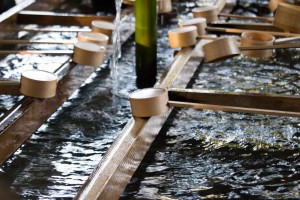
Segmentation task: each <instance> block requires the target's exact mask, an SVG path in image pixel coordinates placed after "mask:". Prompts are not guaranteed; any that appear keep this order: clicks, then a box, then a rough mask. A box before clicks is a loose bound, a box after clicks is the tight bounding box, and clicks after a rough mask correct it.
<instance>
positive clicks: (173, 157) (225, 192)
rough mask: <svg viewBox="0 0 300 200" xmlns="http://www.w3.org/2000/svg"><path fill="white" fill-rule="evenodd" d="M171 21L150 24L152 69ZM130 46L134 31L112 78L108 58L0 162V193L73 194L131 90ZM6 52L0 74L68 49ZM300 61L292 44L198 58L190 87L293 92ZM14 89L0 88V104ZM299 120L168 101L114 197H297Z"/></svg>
mask: <svg viewBox="0 0 300 200" xmlns="http://www.w3.org/2000/svg"><path fill="white" fill-rule="evenodd" d="M249 2H250V1H249ZM197 3H199V2H197ZM262 4H263V5H265V1H263V2H262ZM173 5H174V9H175V10H176V15H177V17H178V18H179V19H182V18H183V16H191V14H190V10H191V9H192V8H193V7H194V6H196V3H195V2H194V1H173ZM249 5H251V3H249V4H244V7H245V6H246V7H247V6H249ZM175 6H176V7H175ZM238 10H239V9H238ZM176 20H178V19H176ZM170 22H171V24H169V25H167V24H164V26H163V27H161V26H160V27H159V30H158V31H159V33H158V36H159V38H158V60H159V61H158V69H159V72H158V75H160V74H161V73H162V72H163V70H164V69H165V68H166V66H168V65H169V64H170V62H171V61H172V59H173V57H172V55H173V50H171V49H170V48H169V46H168V40H167V37H166V35H167V31H168V29H170V28H172V27H175V26H176V23H177V21H172V20H170ZM174 22H175V23H174ZM51 34H58V33H51ZM51 34H50V36H51ZM36 37H49V35H48V36H47V34H46V35H40V36H36ZM53 37H55V38H57V39H70V38H73V37H74V35H72V33H59V34H58V35H55V36H54V35H53ZM134 47H135V43H134V41H133V38H130V39H129V40H128V41H127V42H126V43H125V44H124V45H123V46H122V57H121V58H120V60H119V63H118V81H117V85H115V84H116V83H115V81H113V78H112V77H111V73H112V72H111V71H112V68H110V64H109V63H110V62H109V60H106V61H105V62H104V64H103V65H102V66H101V68H99V69H98V70H97V71H96V73H94V74H93V75H92V76H91V77H90V78H89V79H88V80H87V81H86V83H85V84H84V85H83V86H82V87H81V88H80V89H79V90H78V91H76V92H75V93H74V94H73V95H72V97H71V98H70V99H69V100H68V101H66V102H65V103H64V104H63V105H62V107H61V108H60V109H59V110H58V111H57V112H56V113H54V114H53V115H52V116H51V118H50V119H49V120H48V121H47V122H46V123H44V124H43V126H42V127H41V128H40V129H39V130H38V131H36V132H35V133H34V134H33V136H32V137H31V138H30V139H29V140H27V141H26V142H25V143H24V144H23V145H22V147H21V148H20V149H19V150H18V151H17V152H16V153H15V154H14V155H13V156H12V157H11V158H10V159H9V160H8V161H7V162H6V163H5V164H4V165H2V166H1V167H0V194H1V195H0V197H3V195H4V194H7V195H9V196H10V197H11V198H10V199H72V198H74V196H75V195H76V193H77V191H78V189H79V188H80V187H81V185H82V184H83V183H84V181H85V180H86V179H87V177H88V176H89V174H90V173H91V172H92V171H93V169H94V168H95V166H96V165H97V163H98V162H99V160H100V159H101V158H102V156H103V155H104V154H105V152H106V151H107V149H108V148H109V147H110V146H111V144H112V142H113V141H114V139H115V138H116V137H117V135H118V132H119V131H120V130H121V129H122V128H123V127H124V125H125V124H126V123H127V120H128V119H129V118H130V108H129V103H128V96H129V94H130V93H131V92H132V91H134V90H136V86H135V69H134V62H135V58H134V52H135V48H134ZM20 48H23V47H22V46H21V47H20ZM32 48H41V47H38V46H34V47H32ZM47 48H48V47H47ZM53 48H68V47H61V46H59V47H58V46H56V47H53ZM287 57H288V58H290V59H289V60H288V61H287V60H286V59H287ZM6 59H7V60H4V61H2V62H1V63H0V66H1V70H0V71H1V72H0V73H1V76H2V77H3V78H12V77H13V78H18V75H19V74H20V72H21V71H22V70H23V69H27V68H39V69H40V68H47V69H49V66H50V67H51V69H52V67H53V69H54V68H55V67H58V66H59V63H63V62H64V61H65V60H66V59H67V57H65V56H57V57H52V56H49V57H47V56H37V55H36V56H26V55H17V56H16V55H14V56H11V57H7V58H6ZM299 67H300V66H299V51H296V50H290V51H287V50H277V51H276V56H274V57H273V58H271V59H259V60H257V59H250V58H247V57H244V56H240V57H236V58H234V59H230V60H227V61H224V62H221V63H217V64H204V65H201V67H199V70H198V71H197V73H196V75H195V77H194V78H193V80H192V81H191V83H190V85H189V87H190V88H200V89H202V88H203V89H221V90H226V91H237V92H257V93H258V92H271V93H279V94H293V95H298V94H299V92H298V84H297V83H298V81H299V73H300V69H299ZM112 88H116V90H117V91H118V95H114V94H113V92H112V91H113V90H112ZM2 97H3V98H2ZM18 98H20V97H13V98H12V97H10V96H1V102H0V104H1V110H0V112H2V113H3V112H4V111H5V110H7V109H8V108H9V107H10V106H12V105H13V104H14V103H15V102H16V101H17V100H18ZM113 99H115V100H114V102H113ZM299 126H300V122H299V119H298V118H289V117H277V116H266V115H253V114H243V113H242V114H238V113H231V114H230V113H225V112H214V111H208V110H204V111H201V110H193V109H175V110H174V112H173V113H172V115H171V117H170V118H169V119H168V121H167V123H166V124H165V125H164V127H163V129H162V131H161V133H160V134H159V136H158V138H157V140H155V142H154V144H153V145H152V147H151V149H150V151H149V153H148V154H147V156H146V157H145V159H144V160H143V162H142V164H141V166H140V167H139V169H138V171H137V172H136V173H135V176H134V177H133V178H132V180H131V184H129V185H128V187H127V189H126V191H125V192H124V194H123V197H122V198H123V199H130V198H132V199H160V198H162V197H169V198H174V199H201V198H282V199H286V198H288V197H295V198H297V197H298V198H300V196H299V186H298V185H299V181H300V177H299V170H300V165H299V160H300V155H299V154H300V151H299V142H300V141H299V137H300V134H299V133H300V131H299Z"/></svg>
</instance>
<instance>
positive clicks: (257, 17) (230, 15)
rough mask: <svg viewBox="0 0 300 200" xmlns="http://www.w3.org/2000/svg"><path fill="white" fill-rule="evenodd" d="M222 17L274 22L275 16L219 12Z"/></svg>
mask: <svg viewBox="0 0 300 200" xmlns="http://www.w3.org/2000/svg"><path fill="white" fill-rule="evenodd" d="M218 15H219V16H221V17H230V18H239V19H252V20H262V21H267V22H273V21H274V18H272V17H259V16H244V15H234V14H228V13H219V14H218Z"/></svg>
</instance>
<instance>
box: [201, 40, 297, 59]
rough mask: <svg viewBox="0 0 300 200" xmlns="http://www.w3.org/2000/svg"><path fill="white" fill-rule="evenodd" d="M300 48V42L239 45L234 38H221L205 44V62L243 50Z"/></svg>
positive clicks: (228, 56)
mask: <svg viewBox="0 0 300 200" xmlns="http://www.w3.org/2000/svg"><path fill="white" fill-rule="evenodd" d="M284 48H300V45H299V44H278V45H260V46H247V47H246V46H244V47H239V46H238V44H237V42H236V40H235V39H233V38H229V37H228V38H221V39H218V40H214V41H212V42H210V43H207V44H205V45H203V51H204V60H205V62H216V61H221V60H224V59H227V58H231V57H234V56H237V55H239V54H240V53H241V51H250V50H251V51H252V50H266V49H284Z"/></svg>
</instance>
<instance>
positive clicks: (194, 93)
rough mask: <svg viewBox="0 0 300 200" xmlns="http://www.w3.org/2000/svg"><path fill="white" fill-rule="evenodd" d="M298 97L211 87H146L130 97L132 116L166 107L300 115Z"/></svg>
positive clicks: (166, 108) (149, 115) (166, 109)
mask: <svg viewBox="0 0 300 200" xmlns="http://www.w3.org/2000/svg"><path fill="white" fill-rule="evenodd" d="M299 100H300V98H299V97H297V96H284V95H275V94H246V93H230V92H224V91H213V90H210V91H209V90H195V89H176V88H173V89H169V90H167V89H164V88H146V89H142V90H137V91H135V92H133V93H132V94H131V95H130V97H129V101H130V106H131V113H132V115H133V116H134V117H152V116H156V115H161V114H164V113H166V112H167V111H168V109H169V107H185V108H195V109H209V110H220V111H228V112H243V113H260V114H272V115H285V116H294V117H295V116H297V117H299V116H300V109H299V106H298V103H299Z"/></svg>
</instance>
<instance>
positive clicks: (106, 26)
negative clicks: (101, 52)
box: [91, 20, 116, 42]
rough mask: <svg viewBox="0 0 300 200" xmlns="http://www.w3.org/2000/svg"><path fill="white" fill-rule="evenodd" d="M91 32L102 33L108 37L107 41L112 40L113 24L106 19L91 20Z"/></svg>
mask: <svg viewBox="0 0 300 200" xmlns="http://www.w3.org/2000/svg"><path fill="white" fill-rule="evenodd" d="M91 26H92V32H97V33H103V34H105V35H107V36H108V37H109V42H112V33H113V31H114V30H115V28H116V27H115V24H114V23H112V22H108V21H101V20H96V21H92V24H91Z"/></svg>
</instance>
